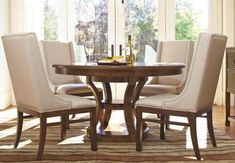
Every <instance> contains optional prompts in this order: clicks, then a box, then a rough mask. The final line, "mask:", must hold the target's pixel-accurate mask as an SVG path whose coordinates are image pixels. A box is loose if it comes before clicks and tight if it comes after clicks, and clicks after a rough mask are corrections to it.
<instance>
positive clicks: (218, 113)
mask: <svg viewBox="0 0 235 163" xmlns="http://www.w3.org/2000/svg"><path fill="white" fill-rule="evenodd" d="M231 115H235V108H232V109H231ZM213 122H214V127H215V128H217V129H219V130H220V131H222V132H224V133H226V134H227V135H229V136H231V137H232V138H233V139H235V122H230V127H226V126H225V107H221V106H214V108H213Z"/></svg>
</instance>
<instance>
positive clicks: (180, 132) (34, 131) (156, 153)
mask: <svg viewBox="0 0 235 163" xmlns="http://www.w3.org/2000/svg"><path fill="white" fill-rule="evenodd" d="M200 122H201V123H202V124H206V123H205V122H206V121H200ZM87 125H88V123H80V124H73V125H71V128H70V130H69V131H68V133H67V138H66V139H65V140H64V141H60V128H59V126H54V127H49V128H48V130H47V140H46V145H45V150H44V155H43V161H41V162H61V163H62V162H63V163H64V162H102V163H103V162H194V161H195V162H197V161H196V159H195V156H194V152H193V149H192V144H191V141H190V134H189V130H188V128H182V129H177V130H176V129H170V130H167V131H166V139H165V140H160V139H159V127H158V125H156V124H152V123H149V124H148V126H149V127H150V132H149V135H148V138H146V139H145V140H144V143H143V151H142V152H136V151H135V142H104V141H99V142H98V151H97V152H92V151H90V142H89V140H85V141H84V136H85V127H86V126H87ZM200 126H202V127H200V128H199V130H198V134H199V136H198V137H199V146H200V151H201V155H202V160H203V161H205V162H223V163H224V162H235V140H233V139H231V138H230V137H228V136H227V135H224V134H222V133H220V132H219V131H217V130H216V129H215V136H216V140H217V146H218V147H217V148H214V147H213V146H212V144H211V141H210V139H209V138H208V134H207V132H206V131H207V130H206V125H200ZM15 128H16V119H10V120H7V121H5V122H2V123H0V162H38V161H35V158H36V154H37V148H38V145H37V143H38V137H39V127H38V119H29V120H27V121H26V122H25V123H24V129H23V130H24V131H23V133H22V137H21V141H20V144H19V147H18V148H17V149H14V148H13V144H14V139H15ZM203 131H204V132H203Z"/></svg>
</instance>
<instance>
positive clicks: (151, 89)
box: [140, 84, 179, 96]
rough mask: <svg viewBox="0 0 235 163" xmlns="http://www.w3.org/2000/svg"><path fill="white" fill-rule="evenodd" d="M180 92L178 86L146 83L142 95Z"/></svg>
mask: <svg viewBox="0 0 235 163" xmlns="http://www.w3.org/2000/svg"><path fill="white" fill-rule="evenodd" d="M168 93H169V94H178V93H179V92H178V86H176V85H165V84H146V85H145V86H144V87H143V89H142V90H141V94H140V95H141V96H153V95H158V94H168Z"/></svg>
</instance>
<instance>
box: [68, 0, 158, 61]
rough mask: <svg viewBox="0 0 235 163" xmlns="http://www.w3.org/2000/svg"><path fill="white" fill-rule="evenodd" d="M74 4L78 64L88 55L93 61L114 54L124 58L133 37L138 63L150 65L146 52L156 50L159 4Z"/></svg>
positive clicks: (121, 0)
mask: <svg viewBox="0 0 235 163" xmlns="http://www.w3.org/2000/svg"><path fill="white" fill-rule="evenodd" d="M70 3H71V2H70ZM72 3H73V5H71V6H74V7H73V10H74V14H73V15H75V17H74V18H73V20H74V36H73V38H74V41H75V44H76V49H77V58H78V61H84V55H86V59H89V60H91V61H95V60H97V59H99V58H100V57H103V56H104V55H109V56H111V55H112V54H111V53H113V55H124V54H125V43H126V41H127V35H132V40H133V45H134V53H135V55H136V59H137V61H146V59H145V54H146V51H151V50H152V51H153V52H154V51H155V50H156V46H157V41H156V40H157V38H158V23H157V19H158V16H157V10H158V0H73V2H72ZM82 55H83V56H82ZM146 58H147V57H146Z"/></svg>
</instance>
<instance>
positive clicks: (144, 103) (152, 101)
mask: <svg viewBox="0 0 235 163" xmlns="http://www.w3.org/2000/svg"><path fill="white" fill-rule="evenodd" d="M176 96H178V95H175V94H161V95H155V96H149V97H146V98H142V99H140V100H138V101H137V102H136V104H135V105H136V106H139V107H148V108H158V109H162V105H163V102H164V101H166V100H168V99H172V98H175V97H176Z"/></svg>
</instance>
